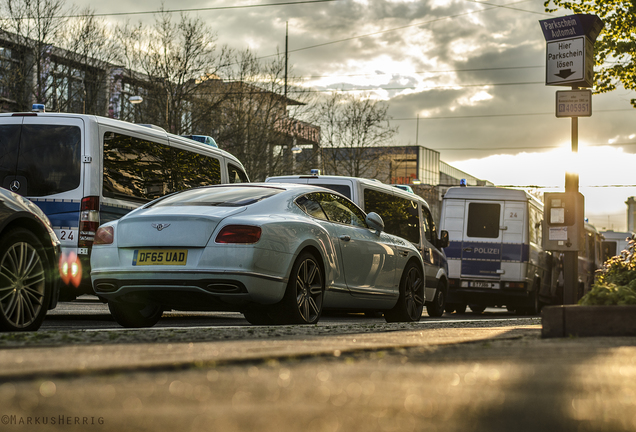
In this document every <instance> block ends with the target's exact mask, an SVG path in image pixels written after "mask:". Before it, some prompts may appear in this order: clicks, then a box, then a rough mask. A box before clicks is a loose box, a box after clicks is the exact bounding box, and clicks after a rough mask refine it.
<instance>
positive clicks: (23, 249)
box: [0, 228, 54, 331]
mask: <svg viewBox="0 0 636 432" xmlns="http://www.w3.org/2000/svg"><path fill="white" fill-rule="evenodd" d="M53 277H54V275H53V272H52V270H51V264H50V263H49V261H48V259H47V257H46V254H45V253H44V248H43V247H42V243H40V241H39V240H38V239H37V237H36V236H35V235H34V234H33V233H31V232H30V231H27V230H25V229H22V228H19V229H14V230H12V231H9V232H7V233H5V234H3V235H2V240H1V241H0V330H3V331H35V330H37V329H38V328H40V326H41V325H42V321H44V317H45V315H46V312H47V310H48V305H49V303H50V301H51V293H52V289H53V288H52V287H53V285H52V284H53V283H54V281H53Z"/></svg>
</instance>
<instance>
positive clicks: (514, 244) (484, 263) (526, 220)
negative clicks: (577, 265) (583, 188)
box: [440, 187, 553, 314]
mask: <svg viewBox="0 0 636 432" xmlns="http://www.w3.org/2000/svg"><path fill="white" fill-rule="evenodd" d="M542 220H543V203H542V202H541V201H540V200H538V199H537V198H535V197H533V196H532V195H530V194H529V193H527V192H525V191H523V190H516V189H508V188H498V187H452V188H450V189H448V191H447V192H446V193H445V194H444V197H443V201H442V211H441V220H440V228H441V229H442V230H446V231H448V235H449V237H450V244H449V247H447V248H446V249H445V252H446V258H447V259H448V270H449V287H448V297H447V309H446V310H447V311H452V310H455V311H457V312H464V311H465V309H466V305H469V306H470V308H471V310H472V311H473V312H477V313H481V312H483V311H484V309H485V308H486V307H490V306H501V307H503V306H506V307H507V308H508V309H509V310H514V311H517V312H518V313H528V314H536V313H538V311H539V310H540V306H541V297H540V296H541V293H546V294H547V293H549V292H550V291H552V290H551V288H552V284H553V281H552V280H551V279H552V267H553V261H552V254H551V253H549V252H547V251H544V250H543V248H542V225H541V222H542Z"/></svg>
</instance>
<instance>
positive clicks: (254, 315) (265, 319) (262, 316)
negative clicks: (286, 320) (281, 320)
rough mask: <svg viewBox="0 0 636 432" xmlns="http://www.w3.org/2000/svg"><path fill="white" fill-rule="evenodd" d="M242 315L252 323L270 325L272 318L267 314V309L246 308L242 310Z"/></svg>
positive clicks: (272, 321)
mask: <svg viewBox="0 0 636 432" xmlns="http://www.w3.org/2000/svg"><path fill="white" fill-rule="evenodd" d="M243 316H244V317H245V319H246V320H247V322H248V323H250V324H252V325H272V324H274V320H273V319H272V317H271V316H270V315H269V310H268V309H259V308H252V307H250V308H248V309H246V310H245V311H243Z"/></svg>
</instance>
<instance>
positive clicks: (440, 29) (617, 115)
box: [73, 0, 636, 231]
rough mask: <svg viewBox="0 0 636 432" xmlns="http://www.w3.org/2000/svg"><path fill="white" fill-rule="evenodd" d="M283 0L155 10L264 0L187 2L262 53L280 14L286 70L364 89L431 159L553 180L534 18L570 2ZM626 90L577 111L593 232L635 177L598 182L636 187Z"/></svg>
mask: <svg viewBox="0 0 636 432" xmlns="http://www.w3.org/2000/svg"><path fill="white" fill-rule="evenodd" d="M292 1H293V0H292ZM285 2H286V1H285V0H234V1H232V0H225V1H220V0H209V1H205V0H179V1H177V0H165V2H164V3H163V4H164V8H165V9H167V10H183V9H189V8H215V7H227V6H245V5H257V4H260V5H264V6H262V7H255V8H233V9H220V10H219V9H217V10H199V11H196V12H188V13H191V14H196V15H197V16H199V17H200V18H202V19H203V20H204V21H205V22H206V23H208V24H209V25H210V27H211V28H212V29H213V30H214V31H215V32H216V33H217V35H218V42H219V43H220V44H227V45H229V46H231V47H234V48H237V49H245V48H247V47H249V48H251V49H252V50H254V51H256V52H257V53H258V55H259V56H262V57H265V56H268V55H272V54H275V53H276V52H277V50H280V51H284V48H285V24H286V22H287V23H288V25H289V51H290V57H289V59H290V60H289V62H290V65H292V67H293V73H294V74H295V75H297V76H300V77H303V78H304V82H305V83H306V85H308V86H311V87H312V88H314V89H316V90H328V89H343V90H346V91H367V92H372V93H373V95H374V97H377V98H380V99H383V100H386V101H387V102H388V103H389V106H390V109H389V113H390V115H391V117H392V118H393V120H392V122H393V124H394V125H396V126H399V135H398V137H397V143H398V144H415V143H418V144H421V145H424V146H426V147H429V148H432V149H436V150H438V151H439V152H440V154H441V159H442V160H443V161H445V162H448V163H450V164H452V165H454V166H456V167H458V168H460V169H462V170H465V171H467V172H469V173H470V174H472V175H475V176H477V177H480V178H483V179H487V180H490V181H492V182H494V183H495V184H499V185H542V186H554V187H557V188H558V187H561V188H562V186H563V183H564V169H565V168H564V163H565V161H566V160H567V159H568V153H569V152H568V150H569V148H570V133H571V126H570V119H566V118H556V117H555V115H554V110H555V92H556V91H557V90H567V89H568V88H567V87H553V86H546V85H545V48H546V42H545V40H544V38H543V34H542V32H541V28H540V26H539V22H538V21H539V20H541V19H546V18H554V17H556V16H559V15H567V14H569V13H568V12H565V11H564V12H563V13H561V14H553V15H550V14H546V13H545V12H544V8H543V1H542V0H528V1H517V0H497V1H496V2H491V3H489V2H485V1H471V0H427V1H410V0H336V1H324V2H317V3H305V4H300V5H282V4H280V3H285ZM73 3H74V4H76V5H78V6H86V5H90V6H91V7H92V8H93V9H94V10H95V12H96V13H119V12H133V11H152V10H157V9H158V8H159V7H160V3H158V2H156V1H150V0H137V1H135V2H134V3H133V2H129V1H127V0H126V1H124V0H111V1H109V2H105V3H101V2H100V3H98V2H95V1H93V0H81V1H79V0H77V1H74V2H73ZM274 3H279V5H276V6H273V5H272V4H274ZM175 18H178V16H176V15H175ZM107 19H109V20H123V19H129V20H131V21H132V22H136V21H138V20H148V19H152V16H149V15H130V16H117V17H107ZM631 98H636V94H635V92H630V91H625V90H623V89H619V90H617V91H615V92H612V93H610V94H605V95H595V96H594V97H593V103H592V106H593V108H592V111H593V115H592V116H591V117H584V118H581V119H580V120H579V145H580V151H579V152H580V153H579V157H580V158H579V159H580V167H581V170H582V171H581V177H580V178H581V180H580V182H581V192H582V193H583V194H584V195H585V196H586V211H587V215H588V217H589V218H590V220H591V221H592V222H593V223H594V224H595V225H596V226H597V227H598V228H601V229H604V228H607V229H614V230H616V231H618V230H625V229H626V206H625V204H624V203H625V200H626V199H627V197H629V196H635V195H636V187H607V186H609V185H613V186H617V185H633V184H636V176H635V175H633V174H632V173H633V172H634V169H633V167H635V166H636V110H634V109H633V108H631V105H630V104H629V100H630V99H631ZM418 117H419V121H418V120H417V119H418ZM418 123H419V128H418V127H417V124H418ZM416 130H419V134H418V135H419V136H416ZM549 190H551V191H555V190H558V189H549Z"/></svg>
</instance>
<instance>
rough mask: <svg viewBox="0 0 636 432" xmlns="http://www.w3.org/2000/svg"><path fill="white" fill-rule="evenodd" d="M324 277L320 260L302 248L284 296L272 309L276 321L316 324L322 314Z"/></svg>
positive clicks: (279, 322)
mask: <svg viewBox="0 0 636 432" xmlns="http://www.w3.org/2000/svg"><path fill="white" fill-rule="evenodd" d="M324 294H325V281H324V277H323V271H322V267H321V265H320V263H319V262H318V260H317V259H316V257H315V256H314V255H313V254H312V253H309V252H302V253H301V254H300V255H299V256H298V258H297V259H296V261H295V262H294V266H293V267H292V270H291V273H290V275H289V282H288V283H287V289H286V290H285V295H284V297H283V300H281V302H280V303H279V304H278V306H277V307H276V308H275V309H274V310H273V311H272V312H271V313H270V316H271V317H272V318H273V320H274V322H275V323H276V324H316V323H317V322H318V320H319V319H320V315H321V314H322V304H323V298H324Z"/></svg>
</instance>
